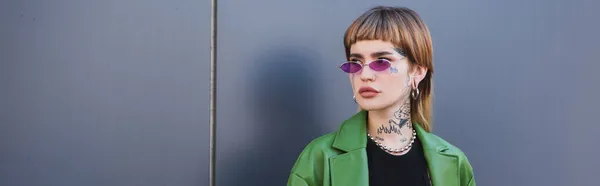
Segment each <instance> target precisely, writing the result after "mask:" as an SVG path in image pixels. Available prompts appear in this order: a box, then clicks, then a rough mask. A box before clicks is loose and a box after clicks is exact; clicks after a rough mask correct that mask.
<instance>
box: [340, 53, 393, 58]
mask: <svg viewBox="0 0 600 186" xmlns="http://www.w3.org/2000/svg"><path fill="white" fill-rule="evenodd" d="M392 54H393V53H391V52H388V51H381V52H375V53H372V54H371V57H372V58H378V57H381V56H385V55H392ZM349 57H350V58H353V57H354V58H360V59H362V58H363V56H362V55H361V54H359V53H352V54H350V56H349Z"/></svg>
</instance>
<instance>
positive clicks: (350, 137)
mask: <svg viewBox="0 0 600 186" xmlns="http://www.w3.org/2000/svg"><path fill="white" fill-rule="evenodd" d="M366 121H367V111H360V112H358V113H356V114H355V115H354V116H352V117H351V118H350V119H348V120H346V121H344V123H342V126H340V129H339V131H338V133H337V135H336V137H335V139H334V141H333V145H332V146H333V147H334V148H337V149H339V150H341V151H344V152H345V153H343V154H340V155H338V156H334V157H332V158H331V159H330V166H331V169H332V171H333V172H332V175H331V176H332V178H331V182H332V185H368V165H367V153H366V147H367V124H366V123H367V122H366ZM413 126H414V127H415V131H416V132H417V137H418V138H419V140H420V141H421V144H422V146H423V152H424V154H425V159H426V160H427V168H428V170H429V174H430V177H431V183H432V184H433V185H434V186H439V185H444V186H453V185H460V182H459V180H458V178H457V177H456V174H453V172H455V173H458V154H456V152H454V151H452V150H448V149H449V145H448V143H446V142H445V141H443V140H442V139H441V138H439V137H437V136H435V135H433V134H431V133H429V132H427V131H425V130H424V129H423V128H422V127H421V126H420V125H418V124H415V125H413Z"/></svg>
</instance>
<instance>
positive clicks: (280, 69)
mask: <svg viewBox="0 0 600 186" xmlns="http://www.w3.org/2000/svg"><path fill="white" fill-rule="evenodd" d="M379 4H383V5H400V6H408V7H410V8H412V9H414V10H416V11H417V12H419V13H420V14H421V16H422V17H423V19H424V20H425V21H426V23H427V24H428V25H429V27H430V29H431V31H432V36H433V39H434V50H435V65H436V66H435V70H436V74H435V94H436V97H435V130H434V132H435V133H436V134H438V135H440V136H442V137H444V138H445V139H446V140H448V141H450V142H452V143H453V144H455V145H457V146H459V147H460V148H461V149H462V150H463V151H465V152H466V153H467V155H468V156H469V158H470V160H471V163H472V164H473V166H474V168H475V173H476V176H477V182H478V184H479V185H491V186H496V185H497V186H501V185H502V186H504V185H556V186H558V185H597V183H596V181H595V179H594V176H595V174H594V173H593V171H594V170H595V168H597V167H599V166H600V161H599V160H597V158H596V154H598V153H599V152H600V150H598V149H597V148H594V147H596V146H597V144H595V142H598V141H600V137H599V136H598V135H597V134H596V133H597V131H600V126H599V125H597V124H596V123H597V122H595V118H594V116H596V115H598V114H600V113H598V111H597V109H596V106H597V105H599V104H600V102H599V101H598V99H597V98H596V97H595V95H599V94H600V86H599V84H598V82H596V81H597V80H598V79H600V75H598V74H597V73H595V72H596V71H597V70H596V69H599V68H600V64H599V63H598V61H597V60H596V59H595V57H596V55H595V54H596V53H597V52H596V51H597V43H600V38H599V37H598V36H597V33H600V25H599V24H598V23H597V21H596V20H597V19H598V18H600V13H598V12H597V11H595V10H594V8H595V7H598V6H599V5H600V3H598V1H593V0H587V1H584V0H578V1H567V0H560V1H559V0H533V1H526V2H525V1H518V0H509V1H507V0H503V1H500V0H498V1H486V2H483V1H476V0H461V1H431V0H429V1H391V0H387V1H378V4H374V3H369V2H368V1H319V0H305V1H277V0H255V1H243V0H237V1H233V0H220V1H219V7H218V21H219V27H218V29H219V30H218V54H217V55H218V56H217V57H218V58H217V59H218V65H219V67H218V68H217V70H218V72H217V74H218V85H217V88H218V89H217V90H218V92H217V94H218V97H217V109H218V115H217V123H218V124H217V130H218V131H217V140H218V141H217V145H218V146H217V162H216V163H217V180H216V181H217V185H219V186H221V185H224V186H230V185H231V186H237V185H284V184H285V182H286V181H287V176H288V174H289V170H290V169H291V166H292V165H293V163H294V161H295V160H296V158H297V156H298V154H299V153H300V151H301V150H302V148H303V147H304V146H305V145H306V144H307V143H308V142H309V141H310V140H312V139H314V138H316V137H318V136H320V135H323V134H325V133H328V132H331V131H334V130H336V129H337V128H338V126H339V123H340V122H341V121H342V120H344V119H346V118H347V117H349V116H350V115H352V114H353V113H354V112H355V109H356V107H355V105H354V103H353V101H352V98H351V96H352V94H351V92H350V85H349V82H348V79H347V76H346V75H345V74H344V73H342V72H340V71H339V69H337V65H338V64H339V63H341V62H342V61H344V52H343V45H342V36H343V32H344V30H345V29H346V27H347V26H348V25H349V24H350V23H351V21H352V20H353V19H355V18H356V17H357V16H358V15H360V14H361V13H362V12H364V11H366V10H367V9H368V8H370V7H372V6H374V5H379ZM209 19H210V1H187V0H176V1H168V2H167V1H141V0H125V1H75V0H71V1H68V0H59V1H53V2H46V1H16V0H5V1H2V2H0V25H1V26H2V27H1V29H0V90H1V91H0V185H10V186H12V185H16V186H20V185H177V186H180V185H208V161H209V160H208V155H209V153H208V151H209V149H208V114H209V113H208V99H209V98H208V92H209V90H208V87H209V86H208V78H209V77H208V74H209V71H208V67H209V63H208V61H209V45H208V44H209V31H210V30H209V26H210V20H209Z"/></svg>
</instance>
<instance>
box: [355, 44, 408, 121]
mask: <svg viewBox="0 0 600 186" xmlns="http://www.w3.org/2000/svg"><path fill="white" fill-rule="evenodd" d="M400 52H401V51H397V50H396V49H395V47H394V45H393V44H392V43H390V42H386V41H381V40H367V41H358V42H356V43H355V44H354V45H352V46H351V47H350V56H349V60H350V61H356V62H359V63H360V64H363V65H364V66H363V67H362V69H361V70H360V71H358V72H355V73H350V74H349V75H350V83H351V84H352V90H353V91H354V96H355V97H356V102H357V103H358V104H359V105H360V107H361V108H362V109H363V110H369V111H370V110H381V109H386V108H389V107H391V106H394V105H398V106H399V105H400V104H401V103H403V102H404V101H405V100H406V99H407V98H408V97H409V94H410V90H411V86H412V83H413V82H412V81H414V80H415V79H413V78H412V77H411V76H413V75H415V73H410V74H409V67H410V66H409V61H408V60H407V58H405V57H404V56H403V55H402V54H401V53H400ZM381 59H383V60H387V61H389V62H390V63H391V64H390V67H389V68H385V69H383V70H381V69H377V68H375V70H374V69H373V68H371V67H370V66H369V63H371V62H373V63H385V61H376V60H381ZM373 66H374V65H373ZM379 66H383V65H379ZM377 70H380V71H377ZM413 72H415V71H413ZM409 75H410V76H409Z"/></svg>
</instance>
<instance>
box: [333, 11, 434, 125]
mask: <svg viewBox="0 0 600 186" xmlns="http://www.w3.org/2000/svg"><path fill="white" fill-rule="evenodd" d="M362 40H383V41H388V42H391V43H392V44H393V45H394V46H395V47H397V48H399V49H401V50H402V51H403V52H404V54H405V55H406V58H407V59H408V60H409V61H410V63H411V69H412V68H413V67H414V65H418V66H422V67H425V68H427V74H425V77H424V78H423V80H421V82H420V83H419V84H418V85H417V87H418V90H419V93H420V94H419V96H417V97H416V98H415V99H413V100H412V101H411V119H412V120H413V121H414V122H416V123H417V124H418V125H420V126H421V127H422V128H423V129H425V130H426V131H431V128H432V127H431V123H432V121H431V120H432V103H431V102H432V95H433V47H432V42H431V35H430V33H429V29H428V28H427V25H425V23H424V22H423V20H421V18H420V17H419V15H418V14H417V13H416V12H415V11H413V10H411V9H409V8H406V7H386V6H377V7H374V8H371V9H369V10H368V11H367V12H365V13H363V14H362V15H361V16H360V17H358V18H357V19H356V20H354V22H353V23H352V24H351V25H350V26H349V27H348V29H347V30H346V33H345V34H344V47H345V49H346V58H347V59H348V58H349V55H350V47H351V46H352V45H353V44H355V43H356V42H358V41H362ZM361 110H362V109H361V108H360V106H359V108H358V111H361Z"/></svg>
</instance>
